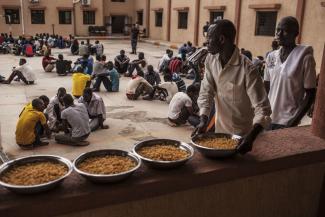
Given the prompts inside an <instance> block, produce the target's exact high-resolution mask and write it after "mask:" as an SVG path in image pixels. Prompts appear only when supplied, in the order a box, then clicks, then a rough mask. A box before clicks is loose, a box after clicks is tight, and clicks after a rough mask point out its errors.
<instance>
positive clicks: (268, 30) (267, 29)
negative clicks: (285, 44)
mask: <svg viewBox="0 0 325 217" xmlns="http://www.w3.org/2000/svg"><path fill="white" fill-rule="evenodd" d="M277 15H278V12H276V11H257V12H256V27H255V35H263V36H274V35H275V26H276V18H277Z"/></svg>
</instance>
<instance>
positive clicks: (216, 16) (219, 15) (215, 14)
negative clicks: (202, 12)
mask: <svg viewBox="0 0 325 217" xmlns="http://www.w3.org/2000/svg"><path fill="white" fill-rule="evenodd" d="M222 19H223V11H210V23H214V21H216V20H222Z"/></svg>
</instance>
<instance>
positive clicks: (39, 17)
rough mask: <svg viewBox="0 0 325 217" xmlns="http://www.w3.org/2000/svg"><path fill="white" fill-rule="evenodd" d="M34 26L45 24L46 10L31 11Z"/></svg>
mask: <svg viewBox="0 0 325 217" xmlns="http://www.w3.org/2000/svg"><path fill="white" fill-rule="evenodd" d="M30 14H31V18H32V24H45V14H44V10H31V11H30Z"/></svg>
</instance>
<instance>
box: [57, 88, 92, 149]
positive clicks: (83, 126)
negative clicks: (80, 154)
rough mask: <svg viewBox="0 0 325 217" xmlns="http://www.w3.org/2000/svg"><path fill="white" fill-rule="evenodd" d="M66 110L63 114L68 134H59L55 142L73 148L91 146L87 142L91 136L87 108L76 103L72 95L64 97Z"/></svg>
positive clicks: (64, 125) (65, 130)
mask: <svg viewBox="0 0 325 217" xmlns="http://www.w3.org/2000/svg"><path fill="white" fill-rule="evenodd" d="M63 103H64V106H65V109H64V110H63V111H62V113H61V118H62V122H63V128H64V132H68V131H70V132H69V133H67V134H58V135H56V136H55V140H56V141H57V142H58V143H59V144H66V145H72V146H85V145H89V142H88V141H85V140H86V139H87V138H88V136H89V134H90V126H89V116H88V111H87V108H86V106H85V105H84V104H82V103H74V102H73V98H72V96H71V95H70V94H66V95H65V96H64V97H63ZM70 127H71V129H69V128H70Z"/></svg>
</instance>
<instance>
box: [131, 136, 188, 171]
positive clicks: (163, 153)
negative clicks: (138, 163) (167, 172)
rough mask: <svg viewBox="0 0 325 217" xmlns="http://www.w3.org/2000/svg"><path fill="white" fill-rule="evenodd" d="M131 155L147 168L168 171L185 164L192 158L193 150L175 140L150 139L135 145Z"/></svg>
mask: <svg viewBox="0 0 325 217" xmlns="http://www.w3.org/2000/svg"><path fill="white" fill-rule="evenodd" d="M133 153H134V154H135V155H137V156H138V157H139V158H141V160H142V161H143V162H144V163H145V164H146V165H148V166H149V167H153V168H157V169H169V168H175V167H178V166H181V165H183V164H185V163H186V162H187V161H188V160H190V159H191V158H192V157H193V155H194V149H193V148H192V147H191V146H190V145H188V144H186V143H184V142H181V141H177V140H171V139H152V140H146V141H142V142H139V143H137V144H135V146H134V147H133Z"/></svg>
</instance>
